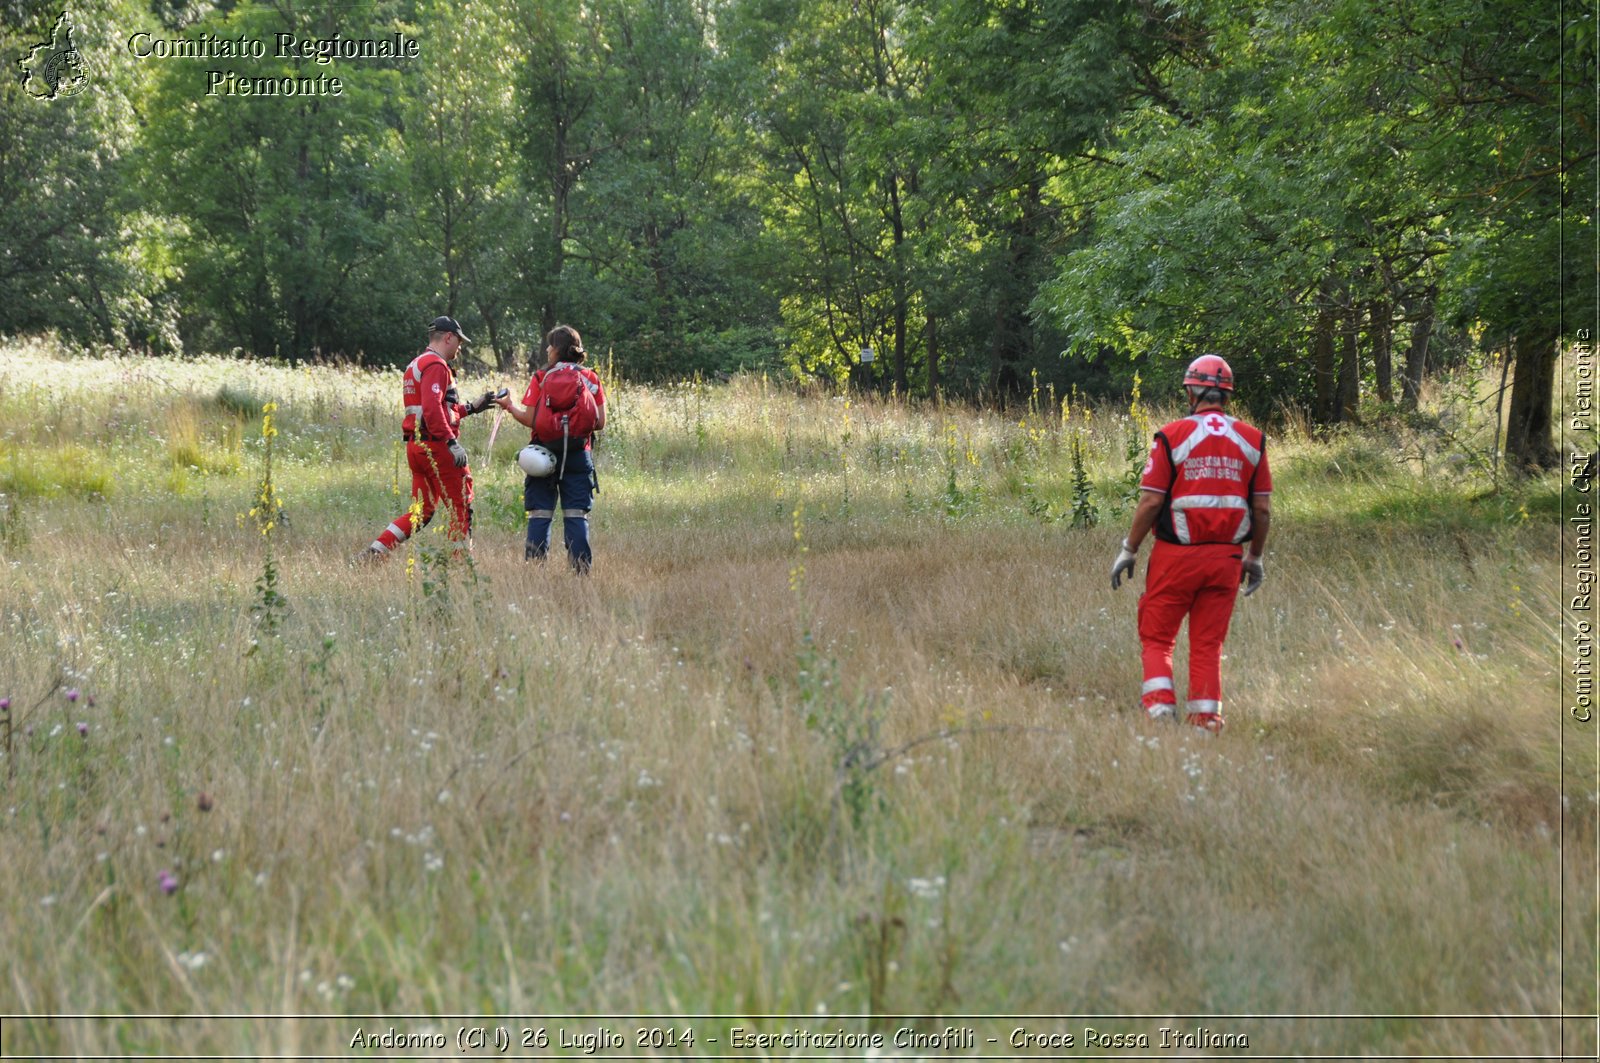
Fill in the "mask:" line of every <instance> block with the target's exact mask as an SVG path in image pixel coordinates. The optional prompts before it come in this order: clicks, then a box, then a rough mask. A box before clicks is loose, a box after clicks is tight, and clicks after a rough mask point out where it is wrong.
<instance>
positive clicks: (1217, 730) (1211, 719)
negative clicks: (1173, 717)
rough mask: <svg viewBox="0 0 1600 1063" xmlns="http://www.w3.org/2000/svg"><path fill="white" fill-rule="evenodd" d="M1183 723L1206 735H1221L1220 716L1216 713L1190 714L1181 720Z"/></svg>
mask: <svg viewBox="0 0 1600 1063" xmlns="http://www.w3.org/2000/svg"><path fill="white" fill-rule="evenodd" d="M1183 722H1184V723H1186V724H1188V725H1189V726H1191V727H1198V728H1200V730H1202V731H1205V732H1206V733H1208V734H1214V735H1215V734H1221V733H1222V714H1221V713H1218V712H1191V713H1190V714H1189V715H1187V716H1185V717H1184V718H1183Z"/></svg>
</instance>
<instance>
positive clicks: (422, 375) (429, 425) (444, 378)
mask: <svg viewBox="0 0 1600 1063" xmlns="http://www.w3.org/2000/svg"><path fill="white" fill-rule="evenodd" d="M404 380H405V409H406V414H405V418H404V419H403V420H402V421H401V422H400V430H401V431H402V432H404V433H405V434H407V435H413V434H415V437H416V438H418V439H422V438H427V439H430V440H436V441H441V442H443V441H448V440H451V439H455V438H456V436H457V435H458V431H457V429H458V426H459V425H460V424H461V414H462V412H463V411H464V410H465V409H466V407H465V406H463V405H461V404H460V403H458V402H454V401H452V400H453V399H454V398H455V386H456V378H455V374H454V373H452V372H450V363H449V362H447V361H445V360H444V358H443V357H442V356H441V355H439V354H438V353H436V352H435V351H434V350H433V349H432V348H431V347H430V348H429V349H428V350H425V351H423V352H422V353H421V354H419V355H417V356H416V358H414V359H412V361H411V364H410V365H408V366H406V371H405V376H404ZM419 422H420V423H421V425H422V428H423V431H422V432H420V433H418V432H417V425H418V423H419Z"/></svg>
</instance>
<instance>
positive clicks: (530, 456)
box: [517, 443, 558, 476]
mask: <svg viewBox="0 0 1600 1063" xmlns="http://www.w3.org/2000/svg"><path fill="white" fill-rule="evenodd" d="M517 464H518V465H520V466H522V471H523V472H525V473H527V474H528V475H529V476H549V475H550V474H551V473H553V472H555V471H556V465H557V464H558V463H557V461H556V456H555V455H554V454H552V453H550V451H549V450H547V449H546V448H544V447H541V446H540V445H539V444H537V443H529V444H528V445H527V446H525V447H523V448H522V450H521V451H520V452H518V454H517Z"/></svg>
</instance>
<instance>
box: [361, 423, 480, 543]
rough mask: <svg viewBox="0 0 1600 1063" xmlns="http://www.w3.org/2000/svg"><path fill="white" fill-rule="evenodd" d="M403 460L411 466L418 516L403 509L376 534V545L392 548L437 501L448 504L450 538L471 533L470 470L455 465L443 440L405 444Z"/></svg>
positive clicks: (418, 526)
mask: <svg viewBox="0 0 1600 1063" xmlns="http://www.w3.org/2000/svg"><path fill="white" fill-rule="evenodd" d="M406 464H407V465H409V466H411V497H412V499H413V500H416V499H418V498H420V499H421V500H422V516H421V518H420V519H413V517H412V510H411V509H407V510H406V511H405V512H404V513H402V514H401V515H400V516H398V517H396V518H395V519H394V523H392V524H390V525H389V526H388V527H387V528H385V529H384V530H383V534H382V535H380V536H378V540H377V541H378V545H380V546H382V547H383V548H384V549H385V550H393V549H394V548H395V547H396V546H398V545H400V544H401V543H403V542H405V541H406V540H407V539H409V538H411V536H413V535H415V534H416V533H417V532H418V531H420V530H422V529H423V528H425V527H427V525H428V522H429V521H431V520H433V514H434V511H435V510H437V509H438V507H439V503H440V502H448V503H449V506H450V523H449V525H448V526H447V527H446V529H445V534H447V535H448V536H449V537H450V538H451V539H454V540H457V541H461V540H463V539H467V538H470V537H471V535H472V474H471V473H469V472H468V471H467V470H466V469H458V468H456V463H455V458H454V457H452V456H451V454H450V445H449V444H448V443H446V442H411V443H407V444H406Z"/></svg>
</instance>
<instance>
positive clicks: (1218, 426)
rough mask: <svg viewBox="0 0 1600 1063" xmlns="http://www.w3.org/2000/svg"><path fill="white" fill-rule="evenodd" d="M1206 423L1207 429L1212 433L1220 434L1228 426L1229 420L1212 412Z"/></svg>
mask: <svg viewBox="0 0 1600 1063" xmlns="http://www.w3.org/2000/svg"><path fill="white" fill-rule="evenodd" d="M1205 425H1206V429H1207V430H1208V431H1209V432H1210V433H1211V434H1212V435H1214V436H1219V435H1221V434H1222V430H1223V429H1224V428H1226V427H1227V425H1228V422H1226V421H1224V420H1223V419H1222V418H1220V417H1218V416H1217V415H1216V414H1212V415H1211V416H1210V417H1207V418H1206V420H1205Z"/></svg>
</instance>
